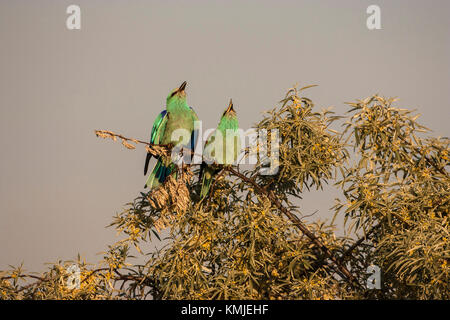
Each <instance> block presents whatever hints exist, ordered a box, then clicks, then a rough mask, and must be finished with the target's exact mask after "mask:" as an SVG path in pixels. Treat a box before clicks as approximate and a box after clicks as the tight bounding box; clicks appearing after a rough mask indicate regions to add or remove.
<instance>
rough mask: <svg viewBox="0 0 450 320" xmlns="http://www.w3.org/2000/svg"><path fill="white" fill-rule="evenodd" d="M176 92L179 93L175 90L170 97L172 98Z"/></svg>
mask: <svg viewBox="0 0 450 320" xmlns="http://www.w3.org/2000/svg"><path fill="white" fill-rule="evenodd" d="M175 93H177V90H175V91H174V92H172V94H171V95H170V97H171V98H172V97H173V96H174V95H175Z"/></svg>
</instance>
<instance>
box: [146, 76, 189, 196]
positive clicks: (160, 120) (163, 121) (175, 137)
mask: <svg viewBox="0 0 450 320" xmlns="http://www.w3.org/2000/svg"><path fill="white" fill-rule="evenodd" d="M185 88H186V81H184V82H183V83H182V84H181V86H180V87H179V88H176V89H174V90H173V91H172V92H170V93H169V95H168V96H167V100H166V110H163V111H162V112H161V113H160V114H159V115H158V116H157V117H156V120H155V122H154V123H153V127H152V132H151V135H150V143H151V144H161V145H168V144H172V145H173V146H175V147H182V148H186V149H189V150H191V151H194V149H195V144H196V141H197V135H198V130H195V128H194V122H195V121H198V117H197V114H196V113H195V111H194V110H193V109H192V108H191V107H189V105H188V104H187V102H186V92H185ZM180 129H183V130H180ZM151 157H152V155H151V154H150V153H147V157H146V159H145V167H144V175H145V174H147V170H148V164H149V162H150V159H151ZM157 160H158V161H157V162H156V165H155V167H154V168H153V171H152V173H151V174H150V175H149V177H148V179H147V182H146V183H145V186H144V188H146V187H149V188H150V189H152V188H155V187H157V186H159V185H160V184H161V183H163V182H164V181H166V179H167V177H169V176H170V175H171V174H174V175H175V177H176V172H177V170H176V166H177V165H176V164H175V163H173V160H172V158H171V156H170V155H169V156H158V157H157Z"/></svg>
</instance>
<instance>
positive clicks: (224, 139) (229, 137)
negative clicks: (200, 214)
mask: <svg viewBox="0 0 450 320" xmlns="http://www.w3.org/2000/svg"><path fill="white" fill-rule="evenodd" d="M240 151H241V139H240V136H239V123H238V119H237V116H236V112H235V111H234V109H233V102H232V101H231V100H230V104H229V105H228V108H227V109H226V110H225V112H224V113H223V115H222V117H221V118H220V122H219V125H218V126H217V128H216V130H215V132H214V133H213V134H212V135H211V136H210V137H209V138H208V140H207V141H206V143H205V148H204V151H203V155H204V158H206V159H207V160H208V161H209V162H211V161H212V162H214V163H215V164H218V165H219V166H216V165H213V164H211V163H210V164H207V163H206V162H205V161H204V162H203V163H202V166H201V169H200V179H201V181H202V187H201V191H200V197H201V198H204V197H205V196H206V195H207V194H208V193H209V190H210V188H211V182H212V181H213V179H214V176H215V175H216V174H217V173H218V172H219V171H220V170H221V169H220V166H221V165H231V164H233V163H234V162H235V161H236V159H237V157H238V155H239V153H240Z"/></svg>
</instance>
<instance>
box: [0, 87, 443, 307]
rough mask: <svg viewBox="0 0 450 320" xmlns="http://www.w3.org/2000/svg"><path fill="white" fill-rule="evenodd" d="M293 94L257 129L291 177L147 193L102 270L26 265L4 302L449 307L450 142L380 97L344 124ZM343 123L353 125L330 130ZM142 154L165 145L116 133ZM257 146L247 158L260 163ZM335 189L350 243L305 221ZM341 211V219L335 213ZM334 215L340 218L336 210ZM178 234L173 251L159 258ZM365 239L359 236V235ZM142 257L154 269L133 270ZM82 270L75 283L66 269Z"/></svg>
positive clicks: (189, 179)
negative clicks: (375, 272)
mask: <svg viewBox="0 0 450 320" xmlns="http://www.w3.org/2000/svg"><path fill="white" fill-rule="evenodd" d="M306 88H308V87H305V88H302V89H297V88H296V87H294V88H292V89H290V90H289V91H288V92H287V94H286V96H285V98H284V99H283V100H282V101H281V102H280V105H279V106H278V107H276V108H274V109H272V110H270V111H269V112H267V113H266V115H265V117H264V118H263V119H262V120H261V121H260V122H259V123H257V124H256V126H255V127H256V128H258V129H266V130H267V132H268V133H269V136H270V134H271V132H274V129H277V130H278V132H279V136H280V138H281V140H280V145H279V163H278V164H279V170H278V172H277V174H275V175H260V174H259V169H261V168H263V167H264V163H263V161H259V162H258V163H257V165H256V167H255V168H253V169H249V170H245V171H240V170H239V168H236V167H233V166H225V167H219V169H220V170H221V171H220V173H219V174H218V176H217V178H216V180H215V181H214V182H213V184H212V186H211V192H210V196H209V197H208V198H207V199H206V200H203V201H200V198H199V191H200V190H199V189H200V182H199V181H198V178H197V177H198V168H195V167H194V166H192V167H189V166H183V167H182V168H180V169H179V170H180V172H179V173H180V174H179V177H178V179H177V180H175V179H173V178H169V180H168V181H167V182H166V183H165V184H163V185H162V186H161V187H159V188H158V189H156V190H154V191H152V192H147V193H141V194H140V195H139V196H138V197H137V198H136V199H134V201H133V202H131V203H128V204H127V205H126V207H125V209H124V210H123V211H122V212H121V213H120V214H117V215H116V216H115V217H114V219H113V221H112V223H111V226H112V227H114V228H116V229H117V230H118V231H120V232H121V233H122V234H124V235H126V239H124V240H121V241H118V242H117V243H115V244H113V245H111V246H109V247H108V250H107V252H106V253H105V256H104V259H103V261H101V262H100V263H99V264H98V265H95V266H94V265H89V264H86V263H85V262H84V261H82V259H81V258H80V257H79V258H78V261H75V262H74V261H60V262H58V263H55V264H54V265H52V266H51V267H50V268H49V270H48V271H47V272H45V273H43V274H40V275H34V274H29V273H25V272H23V270H22V269H21V267H18V268H13V269H11V270H7V271H4V272H2V273H0V297H1V298H3V299H54V298H56V299H142V298H147V299H150V298H152V299H366V298H379V299H398V298H400V299H449V297H450V290H449V289H450V287H449V283H450V281H449V280H450V279H449V259H450V242H449V239H450V235H449V216H448V211H449V206H450V205H449V201H450V179H449V175H448V171H447V166H448V165H449V140H448V139H444V138H423V137H421V133H422V132H426V131H427V129H426V128H425V127H423V126H422V125H420V124H418V123H417V122H416V119H417V117H418V116H417V115H416V116H414V115H412V112H411V111H409V110H406V109H399V108H396V107H394V106H393V104H394V102H395V100H394V99H385V98H382V97H380V96H378V95H374V96H372V97H369V98H367V99H364V100H358V101H356V102H354V103H348V105H349V108H350V109H349V111H348V115H346V116H336V115H334V114H333V113H332V112H331V111H322V112H316V111H315V110H314V104H313V102H312V101H311V100H310V99H308V98H306V97H303V96H301V94H302V91H303V90H304V89H306ZM341 121H344V124H343V130H342V132H341V131H335V130H332V129H331V125H332V124H333V123H339V122H341ZM96 133H97V135H98V136H100V137H103V138H112V139H113V140H117V139H120V140H121V141H122V144H123V145H124V146H125V147H127V148H129V149H134V148H135V147H136V144H143V145H145V147H146V148H147V151H148V152H151V153H153V154H154V155H159V154H162V153H166V154H167V153H168V152H170V150H171V146H154V145H149V144H147V143H146V142H144V141H140V140H136V139H130V138H126V137H124V136H122V135H118V134H115V133H113V132H110V131H97V132H96ZM252 151H253V150H251V149H250V148H249V149H247V150H246V153H247V154H250V153H251V152H252ZM330 183H333V184H335V185H336V186H337V187H338V188H339V189H340V190H341V191H342V198H341V199H337V200H336V205H335V206H334V208H333V209H332V212H333V211H334V214H335V215H343V216H344V217H345V221H346V225H347V226H348V227H349V228H348V235H349V236H345V237H344V236H337V235H336V234H335V227H334V226H333V225H332V224H330V223H324V222H320V221H316V222H314V223H307V222H306V221H303V220H302V219H300V218H299V217H298V213H299V209H298V207H297V206H296V204H298V203H300V206H301V196H302V194H304V193H305V192H307V190H309V189H310V188H316V189H321V188H322V186H323V185H324V184H330ZM332 212H331V213H332ZM331 213H330V214H331ZM162 229H167V232H168V239H169V241H168V243H167V245H166V246H165V247H164V248H163V249H161V250H159V251H157V252H147V250H149V243H150V242H151V241H152V240H154V239H155V238H160V235H161V230H162ZM358 237H359V238H358ZM133 247H134V248H136V249H137V251H138V252H139V254H140V255H142V257H143V258H144V260H145V263H144V264H140V265H139V264H136V263H134V264H133V263H131V262H130V261H131V254H130V248H133ZM73 264H75V265H77V266H78V268H79V279H80V284H79V286H77V287H74V288H71V287H70V286H68V285H67V284H68V282H67V281H68V280H70V277H73V275H72V274H71V273H70V272H68V271H67V269H68V266H70V265H73ZM371 265H376V266H378V267H379V268H380V269H381V275H382V279H381V280H382V282H381V289H379V290H376V289H370V288H368V287H367V285H366V283H367V278H368V277H369V276H370V274H368V271H367V270H368V267H369V266H371Z"/></svg>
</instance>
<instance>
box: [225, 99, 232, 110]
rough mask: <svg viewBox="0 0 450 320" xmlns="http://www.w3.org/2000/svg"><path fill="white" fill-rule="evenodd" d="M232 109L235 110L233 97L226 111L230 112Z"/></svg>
mask: <svg viewBox="0 0 450 320" xmlns="http://www.w3.org/2000/svg"><path fill="white" fill-rule="evenodd" d="M230 111H234V109H233V100H231V99H230V104H229V105H228V108H227V110H226V111H225V113H228V112H230Z"/></svg>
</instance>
